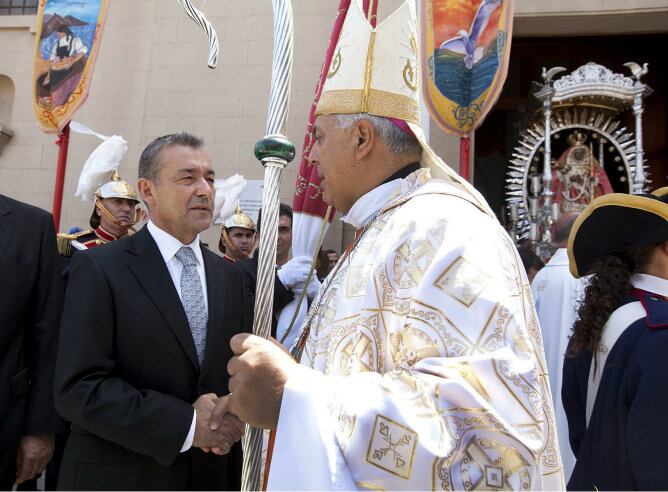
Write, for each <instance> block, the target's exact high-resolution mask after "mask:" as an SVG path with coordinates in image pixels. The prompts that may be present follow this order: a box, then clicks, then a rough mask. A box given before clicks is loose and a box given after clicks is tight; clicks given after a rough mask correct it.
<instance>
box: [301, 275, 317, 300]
mask: <svg viewBox="0 0 668 492" xmlns="http://www.w3.org/2000/svg"><path fill="white" fill-rule="evenodd" d="M320 285H321V284H320V280H318V276H317V275H316V273H315V272H313V276H312V277H311V281H310V282H309V284H308V288H307V289H306V297H308V298H309V300H311V301H312V300H313V299H314V298H315V296H316V295H318V291H319V290H320ZM301 288H304V286H303V285H302V287H301ZM300 292H301V291H300Z"/></svg>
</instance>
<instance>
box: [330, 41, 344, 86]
mask: <svg viewBox="0 0 668 492" xmlns="http://www.w3.org/2000/svg"><path fill="white" fill-rule="evenodd" d="M341 61H342V58H341V48H339V49H338V50H337V51H336V56H334V58H333V59H332V63H331V64H330V66H329V72H327V78H328V79H331V78H332V77H334V76H335V75H336V74H337V73H339V68H341Z"/></svg>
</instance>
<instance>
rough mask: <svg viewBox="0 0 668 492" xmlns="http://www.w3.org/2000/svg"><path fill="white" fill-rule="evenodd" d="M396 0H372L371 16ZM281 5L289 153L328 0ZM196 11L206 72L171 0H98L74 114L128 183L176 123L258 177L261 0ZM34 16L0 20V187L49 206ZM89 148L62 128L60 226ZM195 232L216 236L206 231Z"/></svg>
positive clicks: (628, 8) (542, 4) (451, 155)
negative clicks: (146, 152)
mask: <svg viewBox="0 0 668 492" xmlns="http://www.w3.org/2000/svg"><path fill="white" fill-rule="evenodd" d="M400 3H401V0H383V1H381V2H380V7H381V8H380V17H381V18H383V17H384V16H386V15H387V14H388V13H390V12H391V11H392V10H393V9H394V8H396V7H397V6H398V5H399V4H400ZM293 6H294V11H295V60H294V61H295V65H294V75H293V85H292V95H291V104H290V116H289V121H288V126H287V136H288V137H289V138H290V139H291V140H292V141H293V142H294V143H295V144H296V145H297V147H298V149H300V148H301V143H302V139H303V134H304V128H305V125H306V119H307V115H308V111H309V108H310V103H311V100H312V96H313V89H314V86H315V83H316V79H317V77H318V74H319V70H320V64H321V63H322V58H323V54H324V51H325V48H326V44H327V40H328V38H329V32H330V29H331V25H332V22H333V19H334V17H335V14H336V8H337V6H338V1H337V0H293ZM555 6H556V7H555ZM204 10H205V12H206V14H207V16H208V17H209V19H210V20H211V22H212V24H213V25H214V27H215V28H216V29H217V31H218V35H219V37H220V41H221V56H220V61H219V66H218V68H217V69H216V70H210V69H208V68H207V67H206V58H207V53H206V52H207V43H206V38H205V35H204V34H203V33H202V32H201V31H199V30H198V28H197V27H196V26H195V25H194V24H193V23H192V22H191V21H190V20H189V19H188V18H187V17H186V16H185V15H184V13H183V12H182V11H181V10H180V7H179V6H178V5H177V3H176V2H175V1H173V0H111V2H110V8H109V15H108V19H107V24H106V27H105V33H104V38H103V40H102V46H101V49H100V52H99V56H98V60H97V64H96V67H95V72H94V76H93V82H92V85H91V89H90V93H89V98H88V100H87V102H86V103H85V104H84V106H83V107H82V108H81V110H80V111H79V112H78V113H77V115H76V116H75V119H76V120H78V121H81V122H82V123H84V124H86V125H88V126H90V127H91V128H93V129H95V130H97V131H98V132H101V133H104V134H120V135H122V136H123V137H124V138H125V139H126V140H127V141H128V143H129V149H128V153H127V155H126V158H125V160H124V162H123V164H122V168H121V171H122V175H123V176H124V177H125V178H127V179H128V180H131V181H134V180H135V179H136V163H137V161H138V158H139V155H140V153H141V151H142V149H143V148H144V146H145V145H146V144H147V143H148V142H150V141H151V140H152V139H153V138H155V137H156V136H159V135H162V134H165V133H171V132H176V131H180V130H188V131H191V132H193V133H196V134H199V135H201V136H202V137H204V138H205V139H206V141H207V144H208V148H209V152H210V154H211V156H212V158H213V161H214V166H215V168H216V171H217V173H218V175H219V176H223V177H224V176H228V175H230V174H232V173H235V172H240V173H242V174H244V175H245V176H246V177H247V178H249V179H259V178H261V177H262V169H261V166H260V165H259V163H258V162H257V161H256V160H255V158H254V157H253V154H252V148H253V145H254V143H255V142H256V141H257V140H258V139H259V138H260V137H262V136H263V134H264V130H265V118H266V111H267V100H268V93H269V77H270V63H271V49H272V37H273V32H272V12H271V2H270V1H269V0H208V1H207V2H206V4H205V7H204ZM667 10H668V0H634V1H632V2H629V1H622V0H613V1H609V0H586V1H582V0H564V1H563V2H553V1H548V0H518V3H517V14H518V15H517V20H516V32H517V33H519V34H520V35H522V34H525V35H527V34H531V35H533V34H535V33H534V32H533V31H536V30H537V31H540V32H543V31H544V30H545V29H547V27H546V26H549V25H553V24H554V22H553V21H554V19H561V18H564V17H568V16H569V15H570V16H571V17H572V16H573V15H576V14H577V15H576V17H577V18H582V17H585V18H586V17H587V16H593V15H594V14H596V15H599V16H600V14H601V13H602V12H603V13H605V12H608V13H610V15H613V14H614V15H616V16H619V15H626V16H627V18H630V19H636V18H637V15H639V13H641V14H642V15H647V14H651V15H653V16H654V17H655V18H656V16H657V15H663V14H661V13H662V12H665V11H667ZM35 21H36V17H35V16H25V17H24V16H2V17H0V129H1V130H2V131H4V130H5V129H9V130H10V131H11V132H12V133H13V137H12V138H11V140H10V141H9V143H8V144H7V145H5V146H4V148H3V150H2V153H1V154H0V193H3V194H6V195H9V196H12V197H15V198H17V199H19V200H23V201H26V202H29V203H32V204H34V205H37V206H40V207H42V208H45V209H47V210H50V209H51V204H52V197H53V184H54V177H55V170H56V161H57V154H58V149H57V147H56V146H55V145H54V141H55V136H54V135H46V134H44V133H42V132H41V131H40V130H39V128H38V126H37V123H36V120H35V118H34V115H33V109H32V92H31V79H32V69H33V65H32V60H33V52H34V43H35V33H34V30H35ZM630 24H633V23H630ZM664 25H667V24H665V23H664ZM532 30H533V31H532ZM552 30H554V28H552ZM608 32H617V31H608ZM10 80H11V82H10ZM7 88H9V89H7ZM12 88H13V91H14V94H13V98H5V99H3V96H2V94H6V93H8V92H9V91H10V90H11V89H12ZM11 99H13V100H11ZM3 119H4V120H3ZM431 138H432V143H433V145H434V147H435V148H436V149H437V150H438V151H439V152H440V153H441V155H442V156H443V157H444V158H445V160H446V161H448V162H450V163H456V162H457V159H458V144H457V139H453V138H450V137H447V136H445V135H444V134H443V133H442V132H441V131H440V130H439V129H438V128H436V127H435V125H432V127H431ZM1 142H2V140H1V139H0V144H1ZM97 144H98V141H97V139H95V138H94V137H89V136H82V135H78V134H73V135H72V138H71V143H70V149H69V159H68V169H67V175H66V180H65V197H64V201H63V210H62V219H61V230H67V229H68V228H69V227H71V226H73V225H82V226H84V225H86V224H87V220H88V217H89V215H90V210H91V207H92V205H91V204H83V203H81V202H80V201H78V200H77V199H75V198H74V196H73V195H74V191H75V189H76V182H77V179H78V173H79V171H80V170H81V167H82V165H83V162H84V161H85V159H86V157H87V156H88V154H89V153H90V152H91V151H92V150H93V149H94V148H95V146H96V145H97ZM297 166H298V163H297V162H295V163H293V164H292V165H290V166H289V167H288V169H287V170H286V171H285V173H284V177H283V184H282V187H281V197H282V199H283V200H285V201H286V202H288V203H290V202H291V201H292V189H293V184H294V180H295V177H296V170H297ZM454 167H457V166H456V165H455V166H454ZM205 238H206V239H207V240H208V241H209V242H210V243H211V244H212V245H214V244H216V242H217V231H213V230H212V231H211V232H209V233H208V234H206V235H205ZM343 244H345V237H344V238H342V236H341V226H340V224H335V225H334V226H333V227H332V229H331V231H330V234H329V235H328V239H327V242H326V246H328V247H334V248H336V249H341V247H342V245H343Z"/></svg>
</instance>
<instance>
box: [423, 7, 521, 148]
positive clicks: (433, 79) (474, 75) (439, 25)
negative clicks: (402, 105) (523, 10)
mask: <svg viewBox="0 0 668 492" xmlns="http://www.w3.org/2000/svg"><path fill="white" fill-rule="evenodd" d="M420 14H421V15H420V17H421V25H422V43H421V45H422V46H421V62H422V67H423V70H422V76H423V88H424V100H425V103H426V105H427V108H428V109H429V112H430V113H431V115H432V117H433V118H434V120H435V121H436V122H437V123H438V124H439V126H440V127H441V128H443V130H445V131H446V132H448V133H452V134H455V135H458V136H460V137H466V136H468V135H470V134H471V132H473V131H474V130H475V129H476V128H477V127H478V126H480V124H481V123H482V121H483V119H484V118H485V116H486V115H487V113H488V112H489V110H490V109H491V108H492V106H494V103H495V102H496V100H497V98H498V97H499V94H500V93H501V89H502V88H503V83H504V82H505V79H506V72H507V70H508V60H509V58H510V40H511V38H512V28H513V0H422V1H421V12H420Z"/></svg>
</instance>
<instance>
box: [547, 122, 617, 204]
mask: <svg viewBox="0 0 668 492" xmlns="http://www.w3.org/2000/svg"><path fill="white" fill-rule="evenodd" d="M586 141H587V135H586V134H584V133H583V132H581V131H577V130H576V131H574V132H573V133H571V134H570V135H569V136H568V144H569V145H570V146H569V147H568V149H566V151H565V152H564V153H563V154H562V155H561V157H560V158H559V160H558V161H557V162H556V163H555V165H554V167H553V168H552V190H553V191H554V198H553V203H556V204H559V211H560V213H562V214H563V213H568V212H572V211H577V212H579V211H581V210H583V209H584V208H585V207H586V206H587V205H589V203H591V201H592V200H593V199H594V198H596V197H599V196H601V195H605V194H607V193H612V192H613V189H612V185H611V184H610V180H609V179H608V176H607V175H606V173H605V169H603V167H602V166H601V165H600V163H599V161H598V159H596V157H594V153H593V151H592V148H591V145H589V146H588V145H586Z"/></svg>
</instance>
